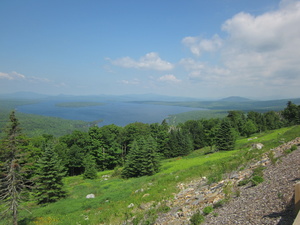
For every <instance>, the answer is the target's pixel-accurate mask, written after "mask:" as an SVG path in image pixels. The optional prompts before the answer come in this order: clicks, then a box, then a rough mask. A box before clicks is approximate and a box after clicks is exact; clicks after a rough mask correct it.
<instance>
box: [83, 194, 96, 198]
mask: <svg viewBox="0 0 300 225" xmlns="http://www.w3.org/2000/svg"><path fill="white" fill-rule="evenodd" d="M85 198H95V195H94V194H88V195H87V196H86V197H85Z"/></svg>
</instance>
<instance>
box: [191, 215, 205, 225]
mask: <svg viewBox="0 0 300 225" xmlns="http://www.w3.org/2000/svg"><path fill="white" fill-rule="evenodd" d="M203 221H204V216H203V215H201V213H200V212H196V213H195V214H194V215H193V216H192V218H191V219H190V222H191V224H192V225H198V224H200V223H202V222H203Z"/></svg>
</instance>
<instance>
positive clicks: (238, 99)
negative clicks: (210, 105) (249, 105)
mask: <svg viewBox="0 0 300 225" xmlns="http://www.w3.org/2000/svg"><path fill="white" fill-rule="evenodd" d="M220 101H223V102H248V101H251V99H249V98H243V97H239V96H230V97H227V98H223V99H221V100H220Z"/></svg>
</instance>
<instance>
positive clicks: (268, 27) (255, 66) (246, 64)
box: [180, 0, 300, 92]
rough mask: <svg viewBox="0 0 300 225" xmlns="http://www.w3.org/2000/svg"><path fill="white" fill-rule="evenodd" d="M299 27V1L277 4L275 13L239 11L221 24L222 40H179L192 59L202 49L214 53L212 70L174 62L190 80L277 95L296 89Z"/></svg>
mask: <svg viewBox="0 0 300 225" xmlns="http://www.w3.org/2000/svg"><path fill="white" fill-rule="evenodd" d="M299 24H300V1H291V0H285V1H282V2H281V3H280V5H279V8H278V9H277V10H274V11H271V12H266V13H264V14H261V15H258V16H254V15H251V14H249V13H245V12H242V13H239V14H236V15H235V16H233V17H232V18H231V19H228V20H227V21H225V22H224V24H223V25H222V30H223V31H224V32H226V33H227V36H226V37H225V38H224V39H223V40H220V38H219V36H218V35H215V36H214V37H213V38H212V39H210V40H206V39H201V38H199V37H186V38H184V39H183V43H184V44H185V45H186V46H187V47H189V48H190V51H191V52H192V53H193V54H194V55H196V56H201V54H202V53H203V52H204V51H216V52H217V54H218V56H219V58H218V59H217V60H216V61H215V63H220V64H218V66H216V65H214V64H213V63H211V64H209V63H203V62H201V61H195V60H193V59H183V60H181V62H180V64H181V65H183V66H184V68H185V69H186V70H187V71H188V74H189V78H190V79H192V80H198V81H206V82H215V83H218V84H219V85H220V86H221V85H223V86H227V87H228V86H247V87H252V88H253V89H252V90H253V91H254V90H257V88H261V89H270V90H271V89H272V90H273V91H274V90H275V91H276V90H277V92H278V90H279V88H282V87H286V88H288V87H289V86H291V87H297V86H298V87H299V85H300V51H299V49H300V29H299ZM199 59H200V58H199ZM284 85H285V86H284ZM276 87H278V89H276ZM274 88H275V89H274ZM293 90H294V91H295V89H293ZM286 91H288V90H286ZM254 92H255V91H254Z"/></svg>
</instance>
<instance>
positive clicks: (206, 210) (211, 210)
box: [203, 206, 214, 215]
mask: <svg viewBox="0 0 300 225" xmlns="http://www.w3.org/2000/svg"><path fill="white" fill-rule="evenodd" d="M213 211H214V208H213V207H212V206H206V207H205V208H204V209H203V214H204V215H208V214H210V213H211V212H213Z"/></svg>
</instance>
